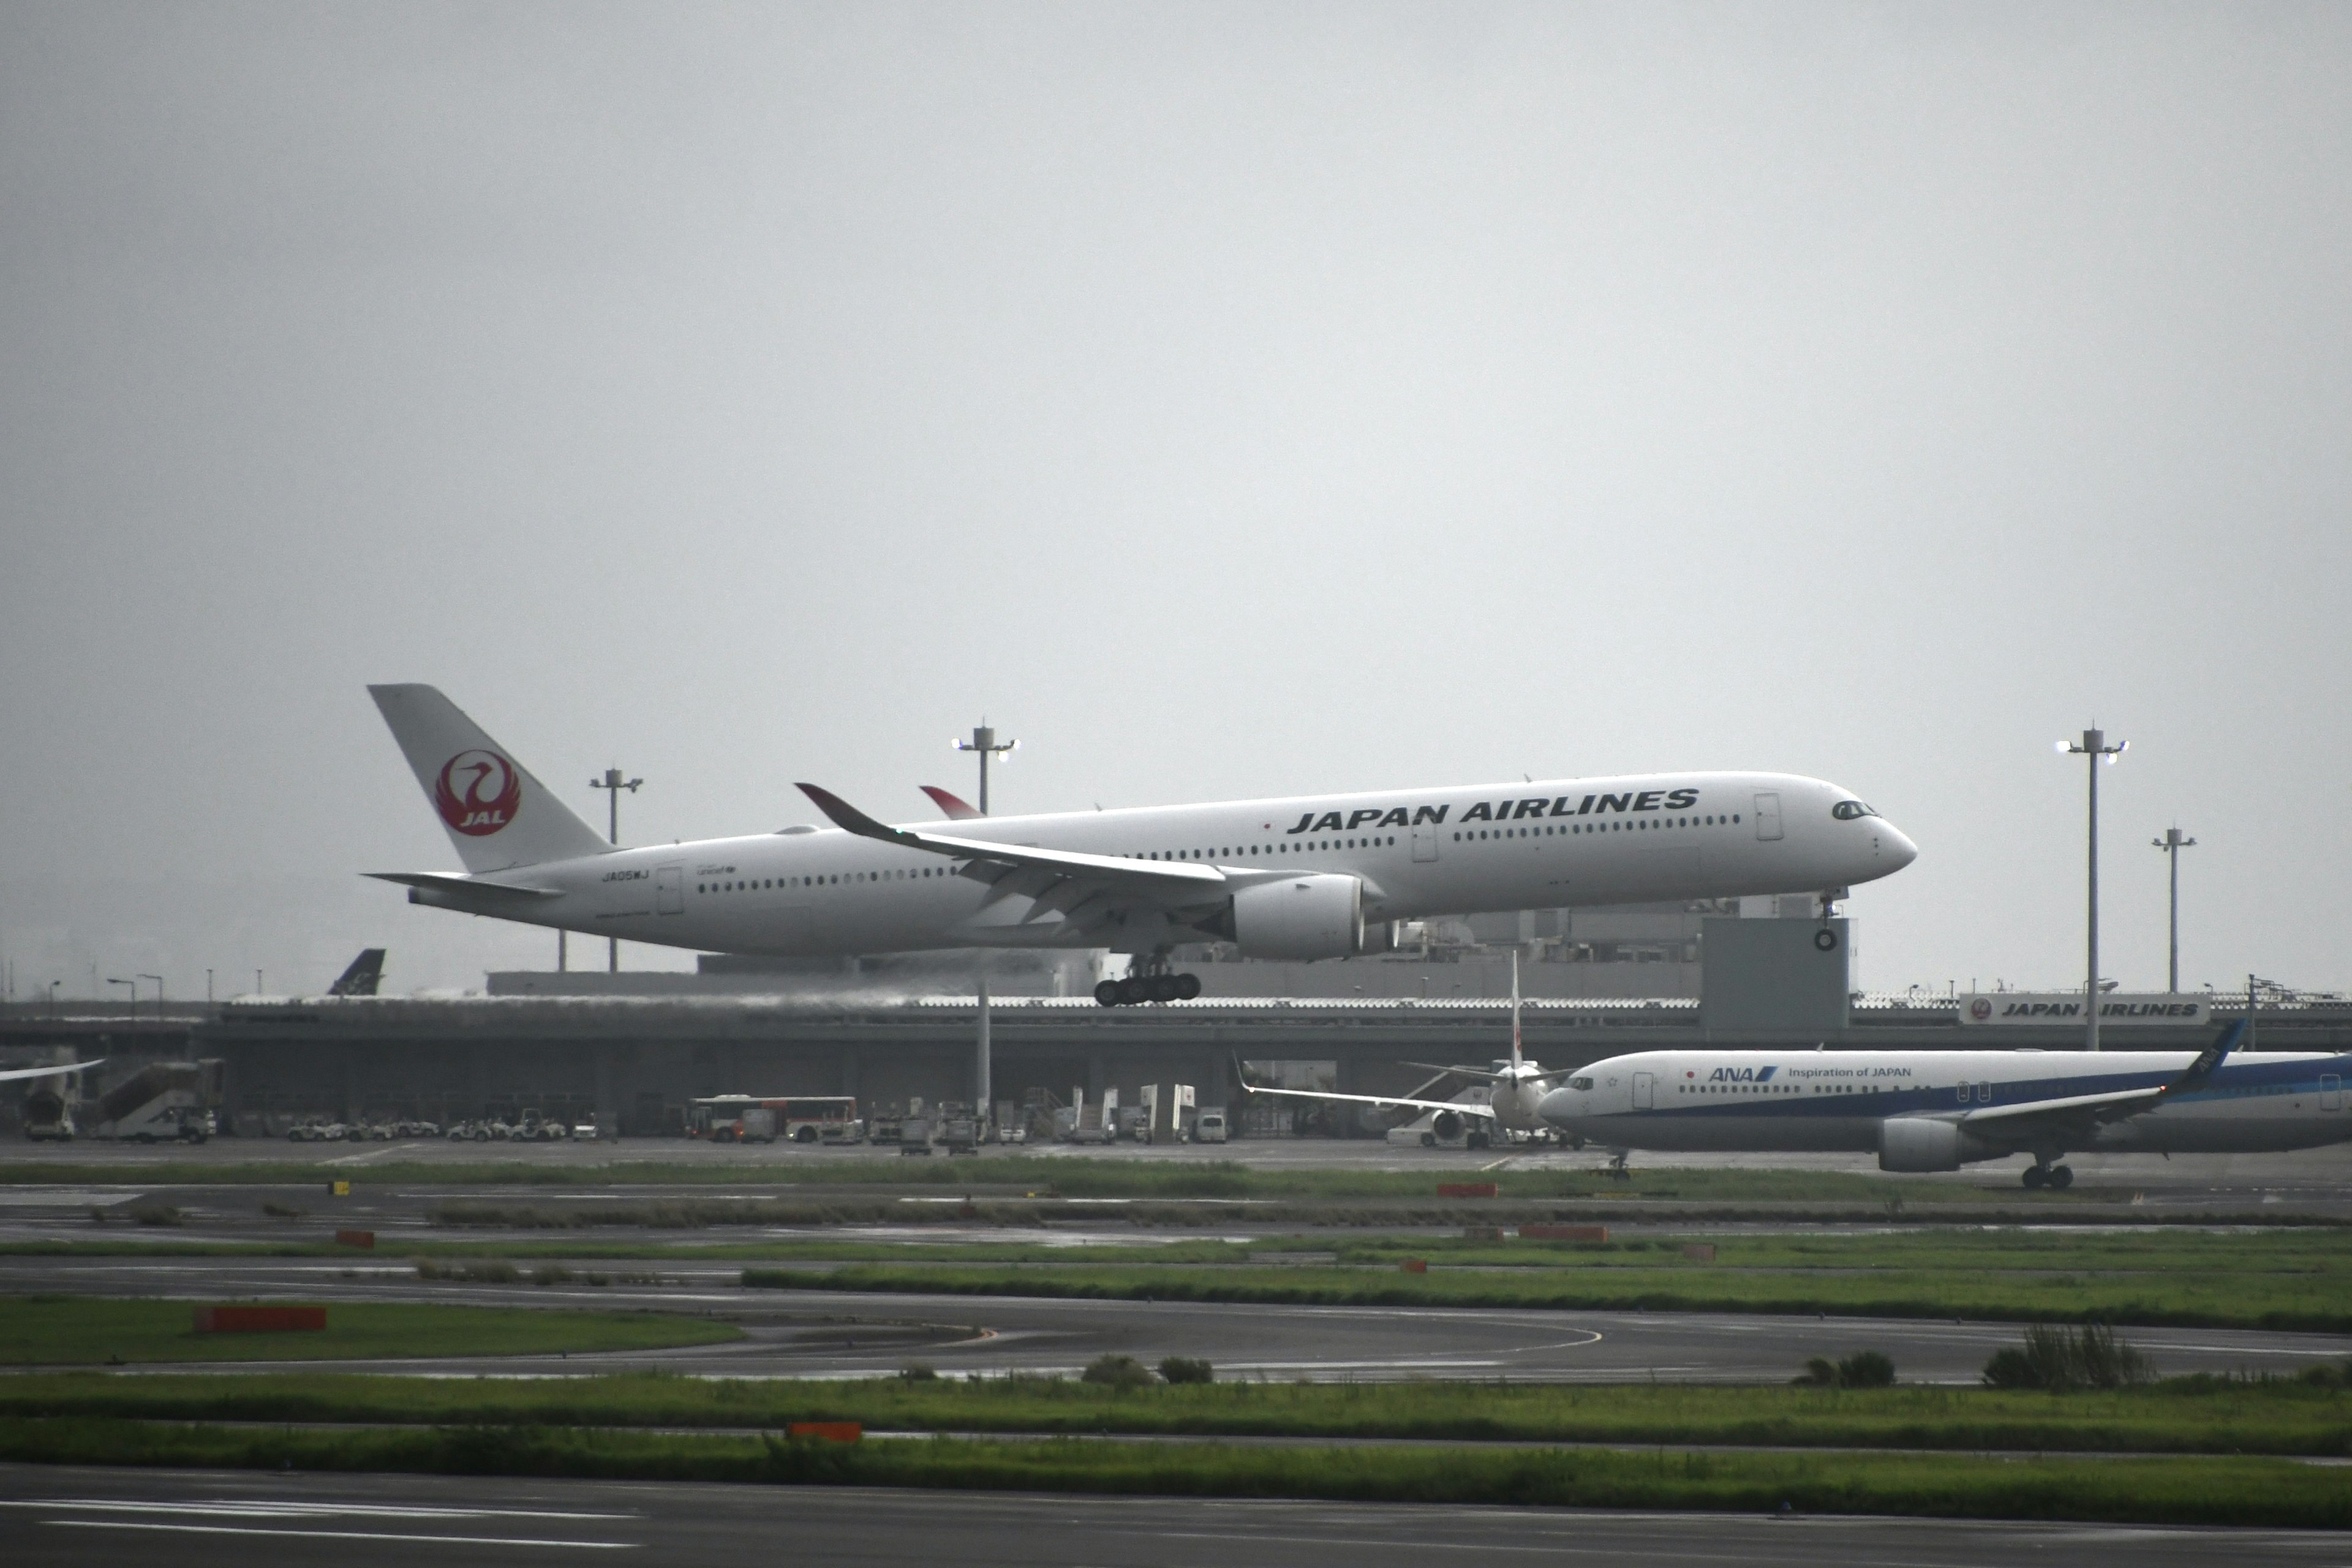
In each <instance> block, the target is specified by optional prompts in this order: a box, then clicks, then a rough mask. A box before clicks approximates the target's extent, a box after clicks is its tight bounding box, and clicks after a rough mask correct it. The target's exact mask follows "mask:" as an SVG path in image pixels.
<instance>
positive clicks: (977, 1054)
mask: <svg viewBox="0 0 2352 1568" xmlns="http://www.w3.org/2000/svg"><path fill="white" fill-rule="evenodd" d="M949 744H950V745H951V746H953V747H954V748H955V749H956V750H957V751H959V752H979V753H980V815H981V816H987V815H988V763H989V759H990V758H992V757H994V756H997V755H1000V754H1002V753H1004V752H1011V751H1012V750H1013V748H1014V747H1016V746H1018V745H1020V744H1021V742H1018V741H1004V742H999V741H998V740H997V738H996V731H994V730H992V729H991V728H990V727H989V723H988V719H987V716H986V715H985V714H983V715H982V717H981V721H980V722H979V724H977V725H976V726H974V727H973V729H972V731H971V740H969V741H952V742H949ZM975 992H976V997H975V1000H976V1002H977V1006H978V1016H977V1025H978V1029H977V1037H976V1038H975V1039H974V1040H973V1042H972V1053H973V1055H972V1093H973V1100H974V1103H973V1106H972V1112H973V1116H972V1120H973V1122H974V1124H975V1125H976V1126H978V1127H980V1128H982V1129H983V1132H982V1136H985V1135H986V1134H985V1131H984V1130H985V1129H986V1128H987V1127H988V1126H989V1125H990V1123H991V1121H992V1119H993V1117H994V1116H995V1113H996V1108H995V1106H994V1105H993V1104H992V1102H991V1100H990V1099H989V1096H991V1095H992V1094H994V1093H995V1092H996V1084H995V1074H994V1071H993V1065H992V1062H991V1060H990V1055H991V1052H990V1047H989V1038H988V959H987V957H986V956H985V955H984V954H983V956H982V958H981V961H980V975H979V984H978V985H977V986H976V987H975ZM998 1135H999V1136H1002V1135H1003V1134H1002V1131H1001V1130H1000V1131H999V1134H998Z"/></svg>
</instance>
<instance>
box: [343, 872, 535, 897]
mask: <svg viewBox="0 0 2352 1568" xmlns="http://www.w3.org/2000/svg"><path fill="white" fill-rule="evenodd" d="M361 874H362V876H368V877H373V878H374V879H376V880H377V881H379V882H397V883H399V884H400V885H401V886H402V887H404V888H430V889H433V890H434V891H435V892H436V893H456V894H458V895H460V896H467V895H471V894H475V893H488V894H489V895H490V896H492V897H493V898H506V899H560V898H562V896H563V895H562V893H561V892H559V891H557V890H556V889H553V888H521V887H517V886H516V885H515V884H513V883H512V882H491V881H486V880H484V879H482V878H480V877H453V876H451V875H449V874H448V873H447V872H446V871H366V872H362V873H361Z"/></svg>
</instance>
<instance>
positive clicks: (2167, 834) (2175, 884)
mask: <svg viewBox="0 0 2352 1568" xmlns="http://www.w3.org/2000/svg"><path fill="white" fill-rule="evenodd" d="M2148 842H2149V843H2151V844H2153V845H2155V846H2156V847H2158V849H2161V850H2163V851H2164V857H2165V858H2166V859H2168V860H2169V861H2171V862H2172V868H2171V869H2172V928H2171V929H2172V945H2171V949H2170V961H2169V962H2168V963H2167V964H2166V966H2165V971H2164V976H2165V978H2164V988H2165V989H2166V990H2167V991H2178V990H2179V989H2180V852H2181V851H2182V850H2183V849H2186V848H2188V847H2190V846H2191V845H2193V844H2195V843H2196V842H2197V840H2195V839H2194V838H2184V837H2181V834H2180V829H2179V828H2178V827H2168V828H2166V829H2165V830H2164V837H2161V838H2151V839H2149V840H2148Z"/></svg>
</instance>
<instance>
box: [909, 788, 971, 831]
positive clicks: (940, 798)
mask: <svg viewBox="0 0 2352 1568" xmlns="http://www.w3.org/2000/svg"><path fill="white" fill-rule="evenodd" d="M921 788H922V791H923V793H924V794H925V795H929V796H930V797H931V804H932V805H936V806H938V807H939V808H940V814H941V815H942V816H945V817H946V818H947V819H948V820H949V821H950V822H975V821H978V820H979V818H980V807H978V806H976V805H972V804H971V802H970V801H968V800H966V799H964V798H963V797H962V796H961V795H951V794H950V793H949V792H948V791H946V790H943V789H941V788H940V786H939V785H937V784H924V785H922V786H921Z"/></svg>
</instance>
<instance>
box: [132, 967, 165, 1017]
mask: <svg viewBox="0 0 2352 1568" xmlns="http://www.w3.org/2000/svg"><path fill="white" fill-rule="evenodd" d="M139 978H140V979H142V980H152V981H153V982H154V983H155V1021H156V1022H157V1023H159V1024H160V1023H162V1022H163V976H162V975H160V974H142V975H141V976H140V977H139ZM138 1011H139V990H138V987H136V986H133V987H131V1013H132V1015H133V1016H136V1015H137V1013H138Z"/></svg>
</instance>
